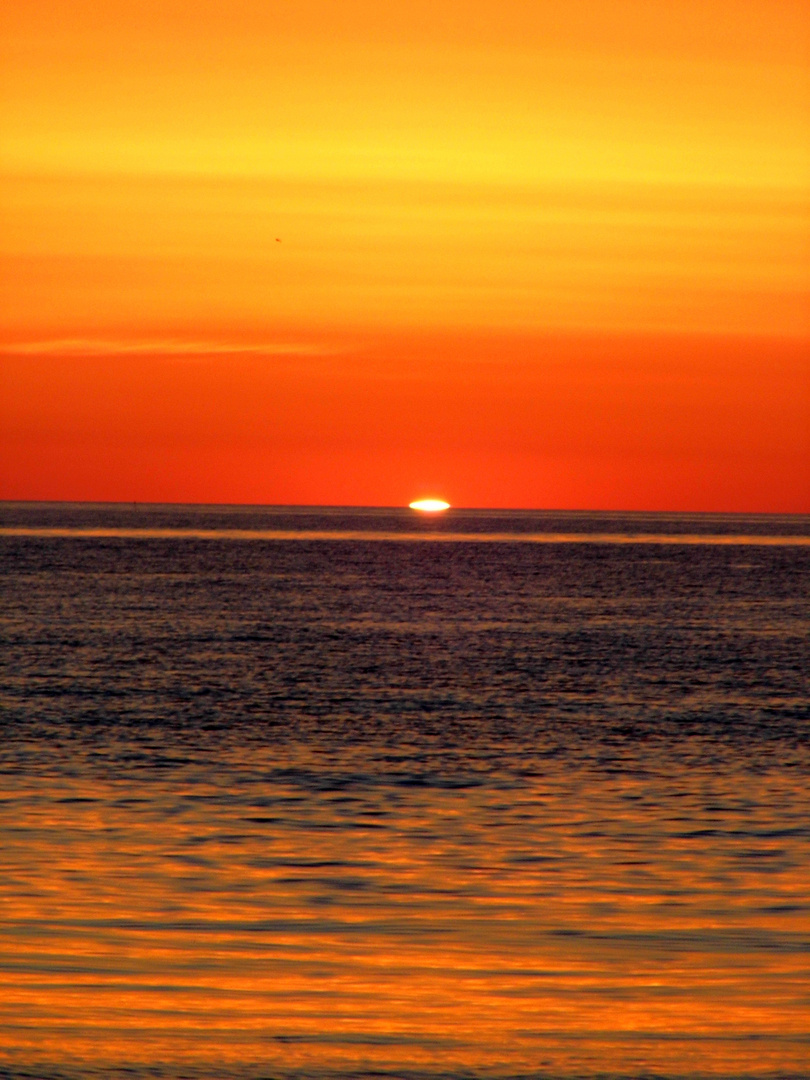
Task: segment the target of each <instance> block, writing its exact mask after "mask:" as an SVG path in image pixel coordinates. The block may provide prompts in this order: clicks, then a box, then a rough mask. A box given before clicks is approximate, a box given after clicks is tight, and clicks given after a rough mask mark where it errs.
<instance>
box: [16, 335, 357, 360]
mask: <svg viewBox="0 0 810 1080" xmlns="http://www.w3.org/2000/svg"><path fill="white" fill-rule="evenodd" d="M338 351H339V350H337V349H335V348H334V347H328V346H324V345H319V344H317V343H315V342H288V341H265V342H230V341H179V340H176V339H167V340H142V341H115V340H109V339H98V338H58V339H55V340H51V341H17V342H6V343H3V344H0V356H32V357H35V356H53V357H59V356H64V357H96V356H99V357H102V356H109V357H114V356H178V357H183V356H237V355H239V356H242V355H247V356H327V355H334V354H335V353H336V352H338Z"/></svg>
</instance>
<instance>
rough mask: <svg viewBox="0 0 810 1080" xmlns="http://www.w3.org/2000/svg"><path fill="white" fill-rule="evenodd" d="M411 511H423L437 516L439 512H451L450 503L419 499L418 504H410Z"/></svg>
mask: <svg viewBox="0 0 810 1080" xmlns="http://www.w3.org/2000/svg"><path fill="white" fill-rule="evenodd" d="M408 505H409V506H410V508H411V510H422V511H424V512H425V513H428V514H435V513H437V512H438V511H439V510H449V509H450V503H446V502H444V501H443V500H442V499H417V500H416V502H412V503H409V504H408Z"/></svg>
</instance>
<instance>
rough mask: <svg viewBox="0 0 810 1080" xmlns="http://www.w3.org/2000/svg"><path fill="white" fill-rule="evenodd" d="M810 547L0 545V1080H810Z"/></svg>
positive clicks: (710, 543)
mask: <svg viewBox="0 0 810 1080" xmlns="http://www.w3.org/2000/svg"><path fill="white" fill-rule="evenodd" d="M809 592H810V519H808V518H806V517H803V518H799V517H783V518H777V517H727V516H682V515H614V514H550V513H542V514H541V513H506V512H501V513H492V512H489V513H487V512H472V511H466V512H462V511H450V512H449V513H448V514H446V515H444V516H442V517H440V518H438V519H437V518H426V517H419V516H417V515H415V514H413V513H411V512H410V511H357V510H292V509H276V510H274V509H270V510H258V509H255V508H231V509H229V508H217V507H207V508H206V507H197V508H187V507H186V508H184V507H141V506H137V507H121V506H118V507H115V506H78V505H34V504H27V505H26V504H4V505H0V648H1V651H0V709H2V721H1V726H0V830H1V831H0V1076H6V1077H23V1076H25V1077H70V1078H73V1077H85V1076H99V1077H101V1076H105V1077H106V1076H122V1077H123V1076H125V1075H126V1076H127V1077H135V1078H140V1077H144V1078H145V1077H175V1078H179V1077H188V1078H197V1077H199V1078H210V1080H214V1078H231V1077H237V1078H242V1077H245V1078H252V1080H258V1078H260V1077H280V1078H288V1077H301V1078H304V1077H330V1078H331V1077H348V1076H362V1075H367V1074H373V1075H375V1076H377V1077H392V1078H393V1077H419V1078H438V1077H443V1078H444V1077H464V1078H478V1077H487V1078H506V1077H517V1076H532V1077H535V1076H536V1077H541V1076H542V1077H572V1076H578V1077H579V1076H585V1077H592V1076H597V1075H599V1076H634V1077H637V1076H647V1077H649V1076H653V1075H654V1076H661V1077H681V1076H696V1075H706V1076H713V1077H731V1076H735V1077H737V1076H801V1075H804V1076H807V1075H810V702H809V695H808V674H807V673H808V671H809V670H810V656H808V653H809V652H810V648H809V647H808V639H809V635H808V613H809V612H810V606H808V599H809V597H808V593H809Z"/></svg>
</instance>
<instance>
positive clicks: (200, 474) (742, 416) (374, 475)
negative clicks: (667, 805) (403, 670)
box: [0, 0, 810, 512]
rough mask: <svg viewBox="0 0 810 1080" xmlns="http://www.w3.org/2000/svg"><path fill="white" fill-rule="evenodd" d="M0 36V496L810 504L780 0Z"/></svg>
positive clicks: (393, 13)
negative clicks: (420, 498)
mask: <svg viewBox="0 0 810 1080" xmlns="http://www.w3.org/2000/svg"><path fill="white" fill-rule="evenodd" d="M0 39H1V41H2V43H1V44H0V68H1V69H2V75H1V76H0V78H2V85H1V86H0V129H1V130H2V132H3V135H2V146H1V147H0V207H1V208H2V229H0V274H2V300H0V498H6V499H87V500H113V501H118V500H122V501H133V500H136V501H183V502H251V503H284V504H332V505H406V504H407V503H408V502H410V501H411V500H412V499H415V498H417V497H420V496H427V495H434V496H438V497H442V498H446V499H447V500H448V501H449V502H451V503H452V504H453V505H461V506H472V507H474V506H482V507H483V506H504V507H510V506H511V507H549V508H580V509H649V510H718V511H769V512H791V511H796V512H810V468H809V467H808V462H809V461H810V370H809V367H808V356H810V348H808V346H809V345H810V242H809V241H808V237H809V236H810V230H809V229H808V225H809V224H810V213H808V204H809V203H810V198H809V196H810V75H809V74H808V73H809V72H810V9H808V8H807V6H806V5H805V4H804V3H799V2H793V0H566V2H565V3H562V2H560V0H553V2H552V0H525V2H524V0H498V2H496V0H465V2H464V3H461V2H456V0H430V2H428V0H407V2H399V0H392V2H391V3H388V4H380V3H379V0H374V2H371V0H340V2H339V3H338V2H335V0H331V2H327V0H290V2H288V0H273V2H270V0H228V2H224V0H193V2H191V0H105V3H104V4H99V3H98V2H97V0H71V2H70V3H69V4H68V3H65V2H64V0H6V3H5V4H4V7H3V12H2V14H1V15H0Z"/></svg>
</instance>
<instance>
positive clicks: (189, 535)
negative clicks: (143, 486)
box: [0, 522, 810, 547]
mask: <svg viewBox="0 0 810 1080" xmlns="http://www.w3.org/2000/svg"><path fill="white" fill-rule="evenodd" d="M432 524H433V523H432V522H428V523H427V524H426V525H425V527H424V528H423V529H422V530H421V531H419V532H409V531H405V530H388V529H387V530H379V529H189V528H169V527H160V528H148V527H145V528H129V527H126V526H98V527H95V526H87V527H81V526H70V527H57V526H54V527H49V526H26V525H7V526H0V536H9V537H12V536H18V537H42V538H43V539H45V538H52V539H57V538H62V539H70V538H71V537H75V538H76V539H81V538H84V539H88V540H98V539H122V540H184V539H185V540H322V541H335V540H343V541H356V540H364V541H376V542H380V541H398V542H408V543H412V542H413V541H426V542H444V543H465V544H466V543H494V544H666V545H671V544H686V545H688V546H690V547H694V546H700V547H703V546H709V547H718V546H719V547H729V546H732V547H733V546H738V545H743V546H755V547H810V536H804V535H801V534H795V535H790V534H787V535H781V536H780V535H765V534H762V535H760V534H756V533H754V534H749V533H718V534H712V533H687V532H683V533H662V532H652V533H647V532H636V533H634V532H581V533H572V532H565V533H561V532H462V531H458V530H454V531H452V532H451V531H449V530H447V529H441V530H439V529H433V528H432V527H431V526H432Z"/></svg>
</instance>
